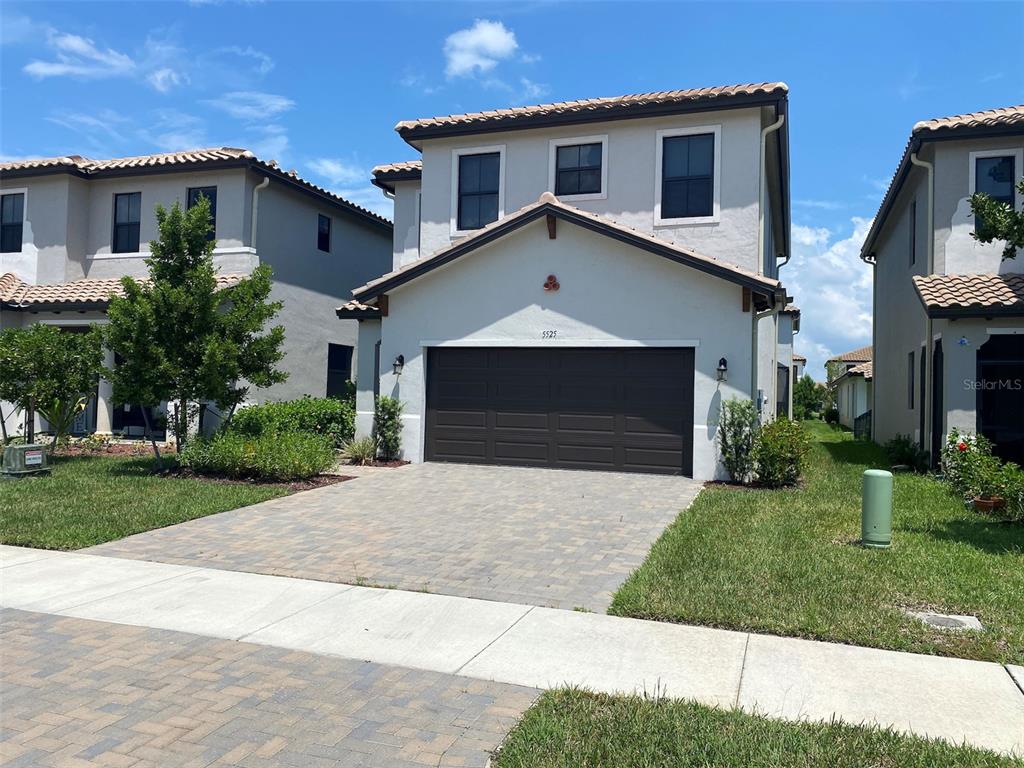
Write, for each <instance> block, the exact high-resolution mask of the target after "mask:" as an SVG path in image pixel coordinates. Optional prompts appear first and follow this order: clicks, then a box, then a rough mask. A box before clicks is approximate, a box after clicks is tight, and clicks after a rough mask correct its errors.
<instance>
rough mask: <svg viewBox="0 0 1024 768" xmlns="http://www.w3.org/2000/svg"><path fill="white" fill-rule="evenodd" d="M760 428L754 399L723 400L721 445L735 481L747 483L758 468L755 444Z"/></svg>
mask: <svg viewBox="0 0 1024 768" xmlns="http://www.w3.org/2000/svg"><path fill="white" fill-rule="evenodd" d="M759 429H760V422H759V421H758V418H757V409H756V408H754V404H753V403H752V402H751V401H750V400H741V399H740V398H736V397H733V398H730V399H729V400H726V401H725V402H724V403H722V412H721V416H720V417H719V420H718V448H719V451H720V452H721V455H722V464H723V465H725V471H726V472H728V473H729V477H730V478H732V480H733V482H736V483H745V482H747V480H748V479H749V478H750V475H751V474H752V473H753V471H754V446H755V445H756V443H757V433H758V430H759Z"/></svg>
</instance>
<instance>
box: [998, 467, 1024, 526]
mask: <svg viewBox="0 0 1024 768" xmlns="http://www.w3.org/2000/svg"><path fill="white" fill-rule="evenodd" d="M1000 475H1001V477H1000V484H1001V486H1002V492H1003V494H1002V495H1003V498H1004V499H1006V507H1005V508H1004V509H1003V510H1002V514H1003V516H1004V517H1006V518H1007V519H1008V520H1013V521H1015V522H1018V523H1024V469H1021V468H1020V467H1019V466H1017V465H1016V464H1014V463H1013V462H1008V463H1006V464H1004V465H1003V468H1002V470H1001V471H1000Z"/></svg>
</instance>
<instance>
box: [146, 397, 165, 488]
mask: <svg viewBox="0 0 1024 768" xmlns="http://www.w3.org/2000/svg"><path fill="white" fill-rule="evenodd" d="M142 420H143V422H145V424H146V437H148V438H149V442H150V444H151V445H152V446H153V453H154V454H156V468H157V469H158V470H160V471H161V472H163V471H164V459H163V457H162V456H161V455H160V449H159V448H157V447H156V438H155V437H154V436H153V425H152V424H150V423H149V409H148V408H146V406H142Z"/></svg>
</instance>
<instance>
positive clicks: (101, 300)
mask: <svg viewBox="0 0 1024 768" xmlns="http://www.w3.org/2000/svg"><path fill="white" fill-rule="evenodd" d="M201 195H202V196H206V197H207V198H208V199H209V200H210V202H211V204H212V207H213V219H214V221H213V226H214V232H213V234H212V235H211V237H212V238H213V239H215V240H216V247H215V250H214V263H215V265H216V267H217V269H218V272H219V275H220V278H221V280H222V281H223V282H224V283H229V282H230V281H231V280H232V279H233V277H234V276H236V275H245V274H248V273H249V272H251V271H252V269H253V268H255V267H256V266H257V265H258V264H261V263H265V264H269V265H270V266H271V267H272V269H273V280H274V288H273V293H272V298H273V299H276V300H279V301H281V302H283V308H282V310H281V313H280V314H279V316H278V318H277V320H276V321H275V322H276V323H279V324H281V325H283V326H284V328H285V344H284V351H285V356H284V359H283V361H282V363H281V367H282V368H283V369H284V370H286V371H287V372H288V374H289V377H288V380H287V381H286V382H285V383H283V384H280V385H276V386H274V387H271V388H269V389H266V390H253V392H252V397H253V400H254V401H262V400H266V399H274V400H277V399H287V398H293V397H299V396H301V395H306V394H308V395H314V396H321V397H322V396H324V395H329V394H335V393H340V392H341V391H343V389H344V386H345V382H346V381H348V380H349V379H350V376H351V371H352V366H353V353H354V349H355V347H356V342H357V335H358V332H357V324H356V323H355V322H354V321H353V322H347V323H338V322H337V321H335V322H333V323H331V322H330V319H331V318H332V314H331V313H333V311H334V309H335V307H336V306H337V305H338V302H339V301H341V300H344V299H345V298H347V297H348V296H349V295H350V294H351V291H352V288H353V287H355V286H359V285H362V284H363V283H365V282H366V281H367V280H368V279H369V278H371V277H373V276H375V275H378V274H380V272H381V271H382V270H386V269H387V268H388V266H389V265H390V263H391V256H390V249H391V239H392V233H391V222H389V221H387V220H386V219H383V218H381V217H380V216H378V215H376V214H374V213H372V212H370V211H368V210H365V209H363V208H361V207H359V206H357V205H354V204H352V203H350V202H348V201H347V200H344V199H342V198H340V197H338V196H337V195H335V194H333V193H331V192H329V191H327V190H325V189H322V188H320V187H317V186H315V185H313V184H311V183H309V182H307V181H305V180H303V179H301V178H299V176H297V175H296V174H295V173H294V172H293V171H288V172H286V171H283V170H282V169H281V168H279V167H278V165H277V164H276V163H275V162H272V161H271V162H264V161H262V160H259V159H258V158H256V157H255V156H254V155H253V154H252V153H251V152H249V151H247V150H244V149H234V148H229V147H219V148H214V149H203V150H192V151H184V152H174V153H168V154H157V155H146V156H140V157H125V158H117V159H113V160H90V159H87V158H83V157H77V156H74V157H59V158H49V159H41V160H27V161H22V162H11V163H3V164H0V196H2V204H3V205H2V234H3V237H2V240H3V242H2V244H0V245H2V247H0V327H2V328H8V327H18V326H24V325H29V324H32V323H36V322H42V323H51V324H55V325H59V326H62V327H66V328H75V327H79V328H81V327H84V326H86V325H87V324H89V323H91V322H99V323H102V322H104V312H105V308H106V306H107V303H108V301H107V300H108V298H109V296H110V293H111V291H116V290H118V280H119V279H120V278H121V277H122V276H124V275H130V276H132V277H137V278H144V277H145V276H146V275H147V268H146V265H145V263H144V261H143V260H144V258H145V257H146V256H147V255H148V251H149V241H150V240H153V239H155V238H156V236H157V224H156V216H155V214H154V207H155V206H156V205H157V204H162V205H163V206H164V207H170V206H171V205H172V204H173V203H175V202H180V203H181V204H182V205H183V206H190V205H192V204H194V203H195V202H196V201H197V200H198V199H199V197H200V196H201ZM325 317H326V318H328V322H325V321H324V318H325ZM114 362H115V361H114V360H112V359H108V361H107V363H108V365H112V364H114ZM3 410H4V415H5V416H8V417H9V416H10V414H11V410H12V409H11V408H10V407H4V408H3ZM8 424H9V425H10V426H11V427H12V428H14V424H13V423H12V421H9V422H8ZM142 428H143V420H142V417H141V413H140V412H139V409H138V408H132V407H131V406H130V405H123V404H115V403H113V402H112V401H111V392H110V386H109V384H108V383H107V382H104V381H101V382H99V385H98V388H97V393H96V397H95V398H94V399H93V402H92V403H91V405H90V407H89V408H88V409H87V410H86V412H85V414H83V416H82V417H81V418H80V420H79V423H78V424H77V425H76V432H80V433H87V432H93V431H95V432H100V433H115V434H124V435H136V434H140V433H141V431H142Z"/></svg>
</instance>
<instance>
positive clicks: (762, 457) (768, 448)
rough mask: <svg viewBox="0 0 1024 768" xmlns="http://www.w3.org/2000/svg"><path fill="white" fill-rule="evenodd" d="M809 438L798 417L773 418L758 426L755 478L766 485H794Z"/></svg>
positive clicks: (755, 449) (809, 444)
mask: <svg viewBox="0 0 1024 768" xmlns="http://www.w3.org/2000/svg"><path fill="white" fill-rule="evenodd" d="M810 448H811V443H810V439H809V438H808V437H807V433H806V432H805V431H804V428H803V427H802V426H801V425H800V422H798V421H790V420H789V419H786V418H780V419H775V420H774V421H771V422H769V423H768V424H766V425H765V426H763V427H762V428H761V431H760V434H759V435H758V438H757V443H756V445H755V447H754V460H755V473H756V475H757V479H758V480H759V481H760V482H761V483H763V484H764V485H766V486H768V487H769V488H780V487H782V486H784V485H795V484H796V482H797V480H799V479H800V472H801V470H802V469H803V462H804V457H805V456H806V455H807V452H808V451H809V450H810Z"/></svg>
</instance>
